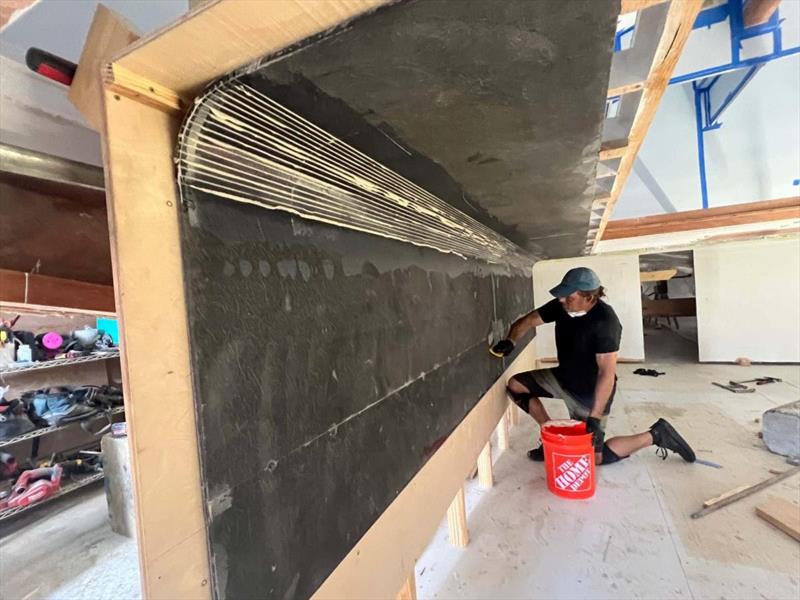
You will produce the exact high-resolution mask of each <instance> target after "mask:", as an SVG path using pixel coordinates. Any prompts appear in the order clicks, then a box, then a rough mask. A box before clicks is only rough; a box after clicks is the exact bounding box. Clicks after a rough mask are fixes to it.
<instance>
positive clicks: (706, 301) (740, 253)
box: [694, 237, 800, 363]
mask: <svg viewBox="0 0 800 600" xmlns="http://www.w3.org/2000/svg"><path fill="white" fill-rule="evenodd" d="M694 268H695V288H696V290H697V338H698V347H699V348H698V349H699V356H700V362H730V361H735V360H736V359H737V358H738V357H746V358H749V359H750V360H752V361H758V362H792V363H796V362H800V238H798V237H794V238H789V239H777V240H757V241H752V242H738V243H730V244H720V245H716V246H705V247H698V248H696V249H695V250H694Z"/></svg>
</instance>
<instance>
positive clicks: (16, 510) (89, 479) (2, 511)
mask: <svg viewBox="0 0 800 600" xmlns="http://www.w3.org/2000/svg"><path fill="white" fill-rule="evenodd" d="M102 479H103V473H102V471H100V472H96V473H91V474H88V475H83V476H80V477H73V479H72V480H71V481H70V482H69V483H67V484H66V485H64V486H61V487H59V488H58V490H57V491H56V492H54V493H52V494H51V495H49V496H46V497H43V498H41V499H39V500H35V501H33V502H32V503H30V504H25V505H19V506H13V507H10V508H0V521H4V520H5V519H9V518H11V517H15V516H17V515H19V514H20V513H22V512H25V511H27V510H29V509H31V508H35V507H37V506H41V505H42V504H44V503H45V502H50V501H51V500H54V499H55V498H60V497H61V496H64V495H66V494H69V493H70V492H74V491H75V490H79V489H81V488H82V487H86V486H87V485H91V484H92V483H95V482H97V481H101V480H102ZM0 504H2V501H0Z"/></svg>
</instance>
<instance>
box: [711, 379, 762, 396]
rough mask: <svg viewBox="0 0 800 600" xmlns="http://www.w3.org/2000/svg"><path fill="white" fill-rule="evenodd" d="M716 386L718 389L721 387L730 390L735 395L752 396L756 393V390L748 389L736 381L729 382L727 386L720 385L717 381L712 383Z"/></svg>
mask: <svg viewBox="0 0 800 600" xmlns="http://www.w3.org/2000/svg"><path fill="white" fill-rule="evenodd" d="M711 383H713V384H714V385H716V386H717V387H721V388H723V389H726V390H728V391H729V392H733V393H734V394H752V393H753V392H755V391H756V388H751V387H747V386H746V385H742V384H741V383H736V382H735V381H729V382H728V384H729V385H726V384H724V383H718V382H716V381H712V382H711Z"/></svg>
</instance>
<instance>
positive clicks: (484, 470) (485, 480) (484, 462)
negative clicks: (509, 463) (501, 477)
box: [478, 442, 494, 489]
mask: <svg viewBox="0 0 800 600" xmlns="http://www.w3.org/2000/svg"><path fill="white" fill-rule="evenodd" d="M478 483H479V484H480V486H481V487H482V488H484V489H488V488H490V487H492V486H493V485H494V477H493V475H492V443H491V442H486V445H485V446H484V447H483V450H481V453H480V455H479V456H478Z"/></svg>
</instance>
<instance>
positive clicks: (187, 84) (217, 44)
mask: <svg viewBox="0 0 800 600" xmlns="http://www.w3.org/2000/svg"><path fill="white" fill-rule="evenodd" d="M387 2H388V0H326V1H325V2H312V3H309V2H307V1H304V0H270V1H269V2H245V1H241V0H239V1H219V0H213V1H210V2H208V3H204V4H201V5H200V6H198V7H197V8H195V9H193V10H191V11H189V12H188V13H187V14H186V15H184V16H183V17H182V18H181V19H179V20H177V21H176V22H175V23H173V24H171V25H169V26H168V27H166V28H163V29H160V30H158V31H156V32H155V33H153V34H152V35H151V36H149V37H146V38H142V39H141V40H139V41H138V42H135V43H134V44H133V45H132V46H130V47H128V49H127V50H126V51H125V52H124V54H122V55H120V56H118V57H116V59H115V61H114V62H115V64H116V65H117V66H119V67H122V68H124V69H125V70H126V71H127V72H128V73H135V74H136V77H137V78H139V81H140V82H156V83H158V84H160V85H161V86H163V88H162V89H164V90H170V91H171V92H172V94H174V95H175V96H177V97H181V98H191V97H193V96H194V95H196V94H197V93H198V92H199V91H200V90H201V89H202V88H203V86H204V85H205V84H207V83H208V82H210V81H212V80H213V79H215V78H217V77H219V76H221V75H224V74H227V73H230V72H231V71H233V70H235V69H238V68H239V67H242V66H244V65H248V64H250V63H251V62H253V61H255V60H258V59H260V58H263V57H264V56H269V55H271V54H274V53H276V52H279V51H281V50H283V49H285V48H288V47H290V46H293V45H295V44H297V43H298V42H301V41H303V40H307V39H309V38H312V37H313V36H315V35H317V34H320V33H322V32H324V31H327V30H329V29H332V28H334V27H337V26H341V25H342V24H343V23H346V22H348V21H350V20H352V19H354V18H356V17H358V16H360V15H362V14H364V13H367V12H371V11H373V10H375V9H377V8H379V7H380V6H382V5H383V4H386V3H387ZM256 5H257V8H256ZM129 83H131V82H129ZM137 88H138V89H141V88H140V86H138V85H137V86H134V89H137ZM148 88H149V84H144V89H148ZM156 89H158V88H156ZM148 91H149V90H148ZM144 97H145V98H146V97H147V95H146V94H145V95H144Z"/></svg>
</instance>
